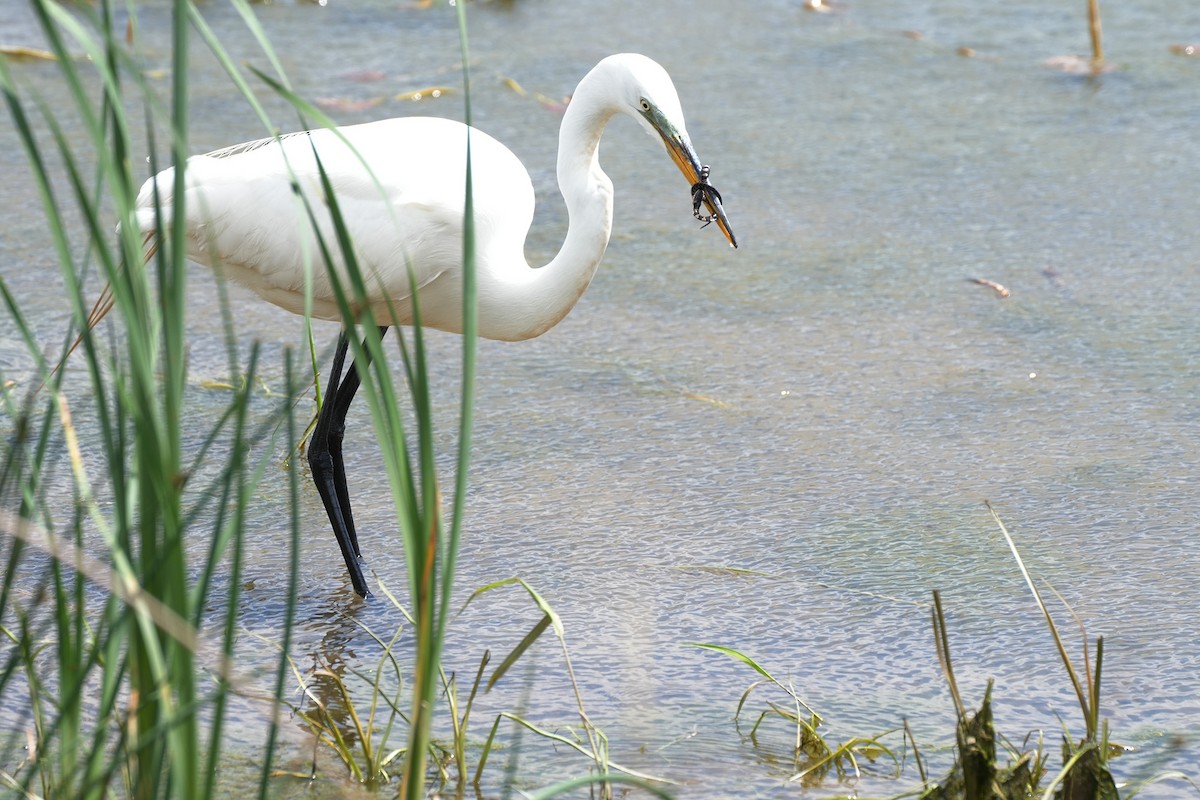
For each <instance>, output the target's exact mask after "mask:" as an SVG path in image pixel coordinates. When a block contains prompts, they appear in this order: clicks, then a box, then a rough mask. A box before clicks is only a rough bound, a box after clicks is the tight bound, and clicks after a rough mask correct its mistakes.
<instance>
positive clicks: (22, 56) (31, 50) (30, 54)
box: [0, 44, 58, 61]
mask: <svg viewBox="0 0 1200 800" xmlns="http://www.w3.org/2000/svg"><path fill="white" fill-rule="evenodd" d="M0 54H3V55H5V56H7V57H8V58H12V59H16V60H27V61H34V60H36V61H57V60H58V57H57V56H56V55H54V53H51V52H50V51H49V50H39V49H38V48H36V47H23V46H21V45H9V44H4V45H0Z"/></svg>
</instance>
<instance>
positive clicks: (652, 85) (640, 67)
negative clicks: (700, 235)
mask: <svg viewBox="0 0 1200 800" xmlns="http://www.w3.org/2000/svg"><path fill="white" fill-rule="evenodd" d="M598 68H604V69H606V70H611V72H612V75H613V76H614V79H616V80H619V81H620V86H621V90H620V92H621V95H620V96H621V97H622V101H623V102H622V104H621V110H622V111H624V112H625V113H627V114H628V115H629V116H631V117H633V118H634V119H636V120H637V121H638V122H639V123H640V124H641V125H642V127H643V128H645V130H646V132H647V133H649V134H650V135H652V136H655V137H658V138H661V139H662V142H663V144H664V145H666V148H667V153H668V154H669V155H670V156H671V160H672V161H674V162H675V166H677V167H679V171H680V172H682V173H683V176H684V177H685V178H687V181H688V183H689V184H690V185H691V187H692V198H693V204H694V206H695V210H696V216H697V218H699V219H702V220H704V221H706V222H716V223H717V227H719V228H720V229H721V233H723V234H725V238H726V239H728V240H729V244H730V245H732V246H733V247H737V238H736V237H735V236H734V235H733V229H732V228H731V227H730V226H729V219H728V218H727V217H726V216H725V209H724V208H723V207H722V206H721V195H720V193H718V192H717V191H716V189H715V188H713V187H712V186H711V185H710V184H709V183H708V168H707V167H706V166H704V165H703V164H702V163H701V162H700V157H699V156H698V155H696V150H695V148H693V147H692V142H691V139H690V138H688V133H687V127H686V126H685V124H684V121H683V107H682V106H681V105H680V103H679V94H678V92H676V91H675V84H674V83H672V82H671V77H670V76H669V75H668V74H667V71H666V70H665V69H663V68H662V67H661V66H659V64H658V63H657V62H656V61H654V60H652V59H649V58H647V57H646V56H642V55H637V54H636V53H621V54H619V55H615V56H609V57H608V58H606V59H604V60H603V61H601V62H600V64H599V65H598ZM701 205H704V206H705V207H706V209H707V211H708V213H707V214H705V215H703V216H701V214H700V206H701Z"/></svg>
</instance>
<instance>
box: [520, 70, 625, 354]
mask: <svg viewBox="0 0 1200 800" xmlns="http://www.w3.org/2000/svg"><path fill="white" fill-rule="evenodd" d="M614 113H615V111H614V109H613V106H612V105H611V104H610V103H608V102H607V101H606V99H605V98H604V97H603V96H601V94H600V93H598V92H596V91H595V89H594V87H592V86H590V85H589V81H588V79H587V78H585V79H584V80H583V82H582V83H580V84H579V87H578V88H577V89H576V91H575V95H574V97H573V98H572V100H571V102H570V104H569V105H568V106H567V110H566V113H565V114H564V116H563V121H562V128H561V129H560V131H559V138H558V187H559V190H560V191H561V192H562V195H563V199H564V200H566V203H567V214H568V225H567V236H566V239H565V240H564V241H563V244H562V247H561V248H560V249H559V251H558V254H557V255H555V256H554V258H553V259H551V260H550V263H548V264H546V265H545V266H543V267H539V268H537V269H529V270H528V271H527V272H526V273H525V280H524V281H522V283H523V284H524V286H522V287H520V297H519V298H518V297H515V296H514V297H513V298H511V302H512V303H513V304H519V305H521V306H523V308H522V309H521V311H522V312H523V313H520V314H516V315H511V316H510V319H511V317H512V316H519V317H520V318H521V319H522V321H521V323H520V325H519V326H518V329H515V330H512V331H510V332H509V335H507V336H504V337H503V338H510V339H531V338H533V337H534V336H540V335H541V334H543V333H545V332H546V331H548V330H549V329H550V328H552V327H554V326H555V325H556V324H558V322H559V321H560V320H561V319H562V318H563V317H565V316H566V315H567V312H569V311H570V310H571V309H572V308H573V307H574V306H575V303H576V302H578V300H579V298H580V297H581V296H582V295H583V293H584V291H585V290H586V289H587V287H588V284H590V283H591V281H592V277H593V276H594V275H595V274H596V269H597V268H598V267H599V266H600V260H601V259H602V258H603V257H604V250H605V249H606V248H607V247H608V239H609V234H610V233H611V231H612V208H613V188H612V181H610V180H609V178H608V176H607V175H605V174H604V171H603V170H602V169H601V168H600V160H599V156H598V148H599V145H600V137H601V135H602V134H603V133H604V127H605V125H607V124H608V121H609V120H610V119H611V118H612V116H613V114H614ZM513 288H517V287H513ZM514 310H515V309H514V308H513V306H512V305H509V306H508V311H509V312H510V314H511V312H513V311H514Z"/></svg>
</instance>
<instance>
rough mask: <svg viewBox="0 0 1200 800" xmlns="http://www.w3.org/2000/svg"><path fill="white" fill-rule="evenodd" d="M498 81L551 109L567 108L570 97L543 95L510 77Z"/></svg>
mask: <svg viewBox="0 0 1200 800" xmlns="http://www.w3.org/2000/svg"><path fill="white" fill-rule="evenodd" d="M500 82H501V83H503V84H504V85H505V86H507V87H508V88H509V89H512V90H513V91H514V92H516V93H517V94H518V95H520V96H521V97H532V98H533V99H534V100H537V101H538V102H539V103H541V104H542V105H543V106H545V107H546V108H548V109H550V110H551V111H557V112H558V113H560V114H561V113H562V112H564V111H566V110H567V105H568V104H569V103H570V102H571V98H570V97H564V98H563V99H562V100H555V99H554V98H553V97H550V96H548V95H544V94H542V93H541V92H531V91H529V90H528V89H526V88H525V87H524V86H522V85H521V84H519V83H517V82H516V81H515V80H513V79H512V78H501V79H500Z"/></svg>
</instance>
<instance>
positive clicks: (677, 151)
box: [655, 125, 737, 247]
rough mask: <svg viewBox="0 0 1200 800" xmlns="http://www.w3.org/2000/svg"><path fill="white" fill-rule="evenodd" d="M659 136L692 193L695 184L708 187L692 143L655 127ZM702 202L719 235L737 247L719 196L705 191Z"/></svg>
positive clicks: (679, 135) (672, 131) (671, 132)
mask: <svg viewBox="0 0 1200 800" xmlns="http://www.w3.org/2000/svg"><path fill="white" fill-rule="evenodd" d="M655 129H656V130H658V132H659V135H660V136H662V138H663V143H664V144H666V146H667V152H668V153H670V154H671V160H672V161H674V162H675V166H677V167H679V171H680V172H682V173H683V177H685V178H687V180H688V183H689V184H691V186H692V187H693V192H694V191H695V188H694V187H696V185H697V184H704V185H706V186H707V185H708V175H707V171H705V174H703V175H701V170H703V169H704V167H703V165H702V164H701V163H700V157H699V156H697V155H696V151H695V149H693V147H692V143H691V142H690V141H688V138H687V136H685V135H684V134H681V133H678V132H676V131H674V130H673V129H672V130H670V132H669V133H668V132H664V130H663V127H660V126H658V125H655ZM702 198H703V199H702V202H703V204H704V206H705V207H706V208H707V209H708V215H707V216H709V217H711V218H712V221H714V222H716V223H717V227H718V228H720V229H721V233H723V234H725V238H726V239H728V240H729V244H730V245H731V246H733V247H737V237H736V236H734V235H733V228H731V227H730V226H729V218H728V217H726V216H725V209H724V208H723V207H722V206H721V196H720V194H718V193H717V192H716V191H705V192H703V194H702Z"/></svg>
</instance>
